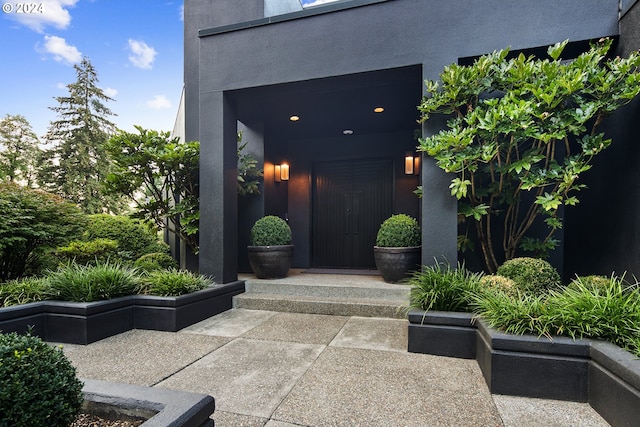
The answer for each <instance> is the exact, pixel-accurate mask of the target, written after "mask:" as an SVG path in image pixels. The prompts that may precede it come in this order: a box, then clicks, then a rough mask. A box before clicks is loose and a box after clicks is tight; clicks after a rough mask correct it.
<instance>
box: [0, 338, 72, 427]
mask: <svg viewBox="0 0 640 427" xmlns="http://www.w3.org/2000/svg"><path fill="white" fill-rule="evenodd" d="M82 401H83V396H82V382H80V380H78V378H77V376H76V370H75V368H74V367H73V366H72V365H71V363H70V362H69V360H67V358H66V357H65V355H64V354H63V353H62V350H61V349H60V348H54V347H51V346H50V345H48V344H46V343H45V342H43V341H42V340H41V339H40V338H38V337H35V336H32V335H18V334H16V333H10V334H0V426H3V427H4V426H12V427H30V426H53V427H67V426H69V425H70V424H71V422H72V421H73V420H74V418H75V417H76V414H77V413H78V412H79V410H80V407H81V405H82Z"/></svg>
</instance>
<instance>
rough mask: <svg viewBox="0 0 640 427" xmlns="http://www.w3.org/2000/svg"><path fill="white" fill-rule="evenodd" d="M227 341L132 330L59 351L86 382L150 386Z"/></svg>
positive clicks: (221, 338) (220, 338)
mask: <svg viewBox="0 0 640 427" xmlns="http://www.w3.org/2000/svg"><path fill="white" fill-rule="evenodd" d="M228 341H229V338H223V337H209V336H203V335H199V336H196V335H188V334H176V333H172V332H159V331H140V330H132V331H128V332H125V333H123V334H120V335H115V336H112V337H109V338H106V339H104V340H101V341H97V342H95V343H93V344H90V345H86V346H83V345H74V344H64V345H63V346H62V349H63V351H64V353H65V355H67V357H68V358H69V360H71V362H72V364H73V365H74V366H75V367H76V369H77V372H78V376H79V377H82V378H88V379H97V380H104V381H113V382H122V383H128V384H137V385H145V386H151V385H154V384H156V383H157V382H159V381H161V380H163V379H164V378H166V377H167V376H169V375H171V374H173V373H174V372H177V371H179V370H181V369H182V368H184V367H185V366H187V365H190V364H191V363H193V362H194V361H196V360H198V359H200V358H201V357H203V356H204V355H206V354H208V353H210V352H212V351H213V350H215V349H217V348H219V347H220V346H222V345H224V344H226V343H227V342H228Z"/></svg>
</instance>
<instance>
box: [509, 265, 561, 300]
mask: <svg viewBox="0 0 640 427" xmlns="http://www.w3.org/2000/svg"><path fill="white" fill-rule="evenodd" d="M497 274H498V275H499V276H504V277H508V278H509V279H511V280H513V281H514V282H515V284H516V286H517V287H518V289H519V290H520V291H522V292H527V293H531V294H533V295H541V294H543V293H545V292H546V291H548V290H549V289H553V288H557V287H558V286H560V284H561V282H560V275H559V274H558V272H557V271H556V269H555V268H553V266H552V265H551V264H549V263H548V262H547V261H545V260H542V259H538V258H528V257H522V258H513V259H511V260H509V261H506V262H505V263H504V264H502V265H501V266H500V267H499V268H498V271H497Z"/></svg>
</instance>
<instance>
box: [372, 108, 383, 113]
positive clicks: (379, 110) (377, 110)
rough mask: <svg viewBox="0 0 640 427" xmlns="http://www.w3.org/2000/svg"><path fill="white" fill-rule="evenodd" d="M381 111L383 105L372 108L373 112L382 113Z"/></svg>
mask: <svg viewBox="0 0 640 427" xmlns="http://www.w3.org/2000/svg"><path fill="white" fill-rule="evenodd" d="M383 111H384V108H383V107H376V108H374V109H373V112H374V113H382V112H383Z"/></svg>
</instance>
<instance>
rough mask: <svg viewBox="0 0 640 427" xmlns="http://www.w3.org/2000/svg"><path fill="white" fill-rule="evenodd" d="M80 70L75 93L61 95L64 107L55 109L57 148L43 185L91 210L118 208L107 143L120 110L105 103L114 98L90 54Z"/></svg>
mask: <svg viewBox="0 0 640 427" xmlns="http://www.w3.org/2000/svg"><path fill="white" fill-rule="evenodd" d="M74 68H75V70H76V76H77V80H76V82H75V83H71V84H69V85H67V88H68V89H69V94H68V95H67V96H59V97H56V98H55V99H56V101H58V104H59V105H58V106H56V107H50V108H51V110H53V111H55V112H56V113H58V117H59V118H58V120H56V121H53V122H51V123H50V125H49V128H48V131H47V134H46V135H45V138H46V142H47V144H51V145H52V148H51V149H49V150H47V151H46V152H45V153H44V156H43V164H42V165H41V170H40V184H41V185H42V186H43V187H44V188H46V189H47V190H49V191H51V192H54V193H56V194H58V195H60V196H61V197H63V198H65V199H67V200H69V201H71V202H73V203H76V204H77V205H78V206H79V207H80V208H81V209H82V210H83V211H85V212H86V213H102V212H115V211H118V210H119V209H120V208H121V206H122V204H121V199H120V198H118V197H117V196H113V195H109V194H107V193H106V192H105V190H104V182H105V180H106V176H107V174H108V172H109V169H110V161H109V157H108V155H107V153H106V151H105V149H104V145H105V143H106V142H107V141H108V139H109V137H110V136H111V135H112V134H113V133H114V132H115V130H116V126H115V124H114V123H112V122H111V121H109V116H114V115H115V114H114V113H113V112H111V110H110V109H109V108H108V107H106V106H105V104H104V102H107V101H113V99H112V98H110V97H109V96H107V95H106V94H105V93H104V91H103V90H102V89H100V88H99V87H98V76H97V73H96V70H95V68H94V67H93V65H91V62H90V61H89V59H88V58H87V57H84V58H82V61H81V62H80V64H77V65H74Z"/></svg>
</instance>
